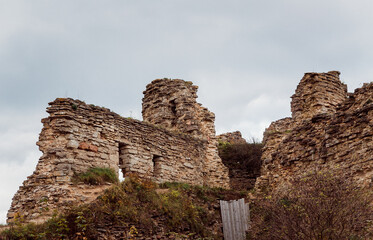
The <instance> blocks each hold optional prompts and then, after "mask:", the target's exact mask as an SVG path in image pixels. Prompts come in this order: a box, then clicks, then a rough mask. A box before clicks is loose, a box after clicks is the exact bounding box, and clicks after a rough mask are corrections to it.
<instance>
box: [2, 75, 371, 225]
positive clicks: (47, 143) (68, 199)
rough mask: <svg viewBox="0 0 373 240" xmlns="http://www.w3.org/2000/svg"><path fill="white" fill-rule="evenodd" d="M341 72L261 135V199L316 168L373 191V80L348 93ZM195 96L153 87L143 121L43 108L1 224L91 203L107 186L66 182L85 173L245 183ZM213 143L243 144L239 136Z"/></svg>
mask: <svg viewBox="0 0 373 240" xmlns="http://www.w3.org/2000/svg"><path fill="white" fill-rule="evenodd" d="M339 75H340V73H339V72H337V71H331V72H328V73H306V74H305V75H304V77H303V78H302V80H301V82H300V83H299V85H298V87H297V89H296V91H295V94H294V95H293V96H292V102H291V110H292V117H288V118H284V119H281V120H278V121H275V122H273V123H272V124H271V125H270V126H269V127H268V128H267V129H266V131H265V132H264V138H263V153H262V162H263V163H262V169H261V176H260V177H258V178H257V179H256V182H255V188H256V190H257V191H258V192H264V191H267V190H276V189H281V188H286V187H287V184H288V182H289V181H290V180H291V179H292V178H294V177H297V176H301V175H303V174H305V173H307V172H309V171H315V170H316V171H317V170H321V169H326V170H327V169H330V170H331V171H333V172H334V173H335V174H340V175H343V176H344V177H346V179H349V180H353V181H356V182H358V183H359V184H360V185H362V186H365V187H368V188H372V187H373V111H372V110H373V83H369V84H364V85H363V87H361V88H358V89H356V90H355V92H354V93H348V92H347V87H346V85H345V84H343V83H342V82H341V81H340V79H339ZM197 89H198V87H197V86H194V85H193V84H192V83H191V82H185V81H183V80H178V79H175V80H171V79H158V80H154V81H153V82H152V83H151V84H149V85H148V86H147V87H146V90H145V91H144V98H143V111H142V114H143V119H144V121H138V120H134V119H130V118H124V117H121V116H119V115H118V114H116V113H113V112H111V111H110V110H109V109H106V108H102V107H97V106H94V105H87V104H85V103H84V102H82V101H79V100H73V99H67V98H58V99H56V100H55V101H53V102H51V103H49V105H50V106H49V107H48V108H47V112H48V113H49V114H50V115H49V117H48V118H45V119H43V120H42V123H43V124H44V127H43V129H42V132H41V134H40V137H39V141H38V143H37V145H38V146H39V149H40V150H41V151H42V153H43V155H42V157H41V158H40V160H39V162H38V164H37V166H36V170H35V171H34V173H33V174H32V175H31V176H29V177H28V178H27V180H26V181H24V183H23V186H21V187H20V188H19V190H18V192H17V193H16V194H15V196H14V197H13V202H12V205H11V208H10V210H9V212H8V220H7V221H8V223H9V222H12V221H14V219H15V217H17V216H18V217H19V216H22V218H23V219H24V220H25V221H26V222H30V221H33V222H43V221H45V220H46V219H48V218H49V217H50V216H51V215H52V213H53V211H55V210H57V211H62V210H64V209H66V208H67V207H69V206H71V204H72V203H74V204H80V203H86V202H89V201H92V200H94V199H95V198H96V197H97V196H98V195H99V194H100V193H101V192H102V191H103V190H104V189H106V188H108V187H109V186H110V185H101V186H90V185H86V184H73V183H72V181H71V178H72V176H73V175H74V174H76V173H81V172H84V171H86V170H88V169H89V168H91V167H108V168H113V169H115V170H116V171H119V170H121V172H122V173H123V175H124V176H127V175H128V174H130V173H136V174H138V175H139V176H140V177H146V178H151V179H153V180H154V181H156V182H165V181H178V182H186V183H190V184H199V185H207V186H215V187H224V188H228V187H229V184H230V180H231V184H232V182H233V183H234V182H236V183H238V182H244V183H245V184H246V182H245V178H250V177H245V176H241V175H242V174H241V173H240V171H238V170H237V169H233V170H237V171H235V172H234V174H233V175H232V174H231V175H232V176H233V178H232V179H229V176H228V169H227V167H226V166H224V164H223V163H222V161H221V159H220V158H219V156H218V151H217V137H216V135H215V126H214V119H215V116H214V114H213V113H211V112H209V111H208V110H207V109H206V108H204V107H202V106H201V104H199V103H197V101H196V98H197V95H196V92H197ZM219 139H220V140H221V141H228V142H235V141H238V142H242V143H243V142H244V141H245V140H244V139H242V137H241V134H240V133H239V132H235V133H229V134H224V135H221V136H219ZM231 170H232V169H231ZM240 174H241V175H240ZM250 181H251V180H250ZM250 181H248V182H247V184H251V185H252V184H253V183H252V182H250ZM232 186H233V184H232Z"/></svg>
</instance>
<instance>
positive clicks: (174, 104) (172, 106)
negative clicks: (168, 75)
mask: <svg viewBox="0 0 373 240" xmlns="http://www.w3.org/2000/svg"><path fill="white" fill-rule="evenodd" d="M170 104H171V112H172V114H173V115H176V103H175V100H171V101H170Z"/></svg>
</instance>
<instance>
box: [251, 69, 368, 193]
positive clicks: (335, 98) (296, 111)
mask: <svg viewBox="0 0 373 240" xmlns="http://www.w3.org/2000/svg"><path fill="white" fill-rule="evenodd" d="M291 109H292V118H284V119H281V120H278V121H275V122H273V123H272V124H271V125H270V126H269V127H268V128H267V129H266V131H265V132H264V138H263V144H264V147H263V154H262V161H263V166H262V169H261V177H259V178H258V179H257V182H256V189H257V190H259V191H268V190H270V191H271V190H275V189H277V190H281V189H282V188H286V186H287V184H288V181H289V180H290V179H292V178H294V177H297V176H301V175H302V174H305V173H307V172H309V171H315V170H316V171H318V170H321V169H323V170H328V169H329V170H331V171H333V173H334V174H341V175H342V176H344V177H346V179H350V180H353V181H356V182H358V183H359V184H360V185H361V186H364V187H370V188H372V187H373V111H372V110H373V83H369V84H364V85H363V87H361V88H358V89H356V90H355V92H354V93H347V91H346V85H344V84H343V83H341V82H340V80H339V72H336V71H332V72H328V73H306V74H305V76H304V77H303V79H302V80H301V82H300V84H299V85H298V87H297V90H296V93H295V94H294V95H293V96H292V103H291Z"/></svg>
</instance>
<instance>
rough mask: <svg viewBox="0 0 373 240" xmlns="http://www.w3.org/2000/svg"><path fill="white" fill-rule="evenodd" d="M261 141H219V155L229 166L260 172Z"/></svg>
mask: <svg viewBox="0 0 373 240" xmlns="http://www.w3.org/2000/svg"><path fill="white" fill-rule="evenodd" d="M262 147H263V145H262V144H261V143H255V142H254V143H229V142H219V145H218V150H219V156H220V157H221V159H222V160H223V163H224V164H225V165H226V166H228V167H229V168H233V169H242V170H245V171H247V172H249V173H253V174H259V173H260V167H261V165H262V162H261V156H262Z"/></svg>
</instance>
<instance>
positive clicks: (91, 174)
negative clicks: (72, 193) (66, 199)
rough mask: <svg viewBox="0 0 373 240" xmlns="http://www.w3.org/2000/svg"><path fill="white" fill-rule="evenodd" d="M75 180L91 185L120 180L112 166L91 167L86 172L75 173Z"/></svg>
mask: <svg viewBox="0 0 373 240" xmlns="http://www.w3.org/2000/svg"><path fill="white" fill-rule="evenodd" d="M72 181H73V182H75V183H78V182H83V183H86V184H91V185H101V184H104V183H105V182H110V183H117V182H118V181H119V179H118V176H117V174H116V173H115V171H114V170H113V169H111V168H98V167H95V168H90V169H88V171H86V172H84V173H79V174H76V175H74V177H73V180H72Z"/></svg>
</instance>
